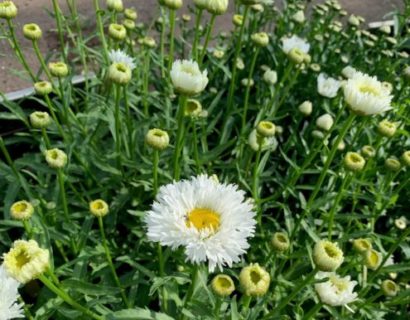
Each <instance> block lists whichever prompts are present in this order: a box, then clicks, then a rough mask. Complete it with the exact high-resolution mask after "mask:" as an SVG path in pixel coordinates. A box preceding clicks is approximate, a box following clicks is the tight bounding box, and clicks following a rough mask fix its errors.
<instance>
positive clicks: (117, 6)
mask: <svg viewBox="0 0 410 320" xmlns="http://www.w3.org/2000/svg"><path fill="white" fill-rule="evenodd" d="M107 8H108V10H111V11H117V12H122V11H123V10H124V4H123V3H122V0H107Z"/></svg>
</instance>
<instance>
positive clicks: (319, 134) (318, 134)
mask: <svg viewBox="0 0 410 320" xmlns="http://www.w3.org/2000/svg"><path fill="white" fill-rule="evenodd" d="M312 136H313V138H315V139H320V140H322V139H324V138H325V135H324V133H323V132H322V131H320V130H313V131H312Z"/></svg>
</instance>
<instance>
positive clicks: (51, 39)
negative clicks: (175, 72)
mask: <svg viewBox="0 0 410 320" xmlns="http://www.w3.org/2000/svg"><path fill="white" fill-rule="evenodd" d="M76 2H77V4H78V12H79V14H80V16H81V21H82V23H83V25H84V27H87V26H88V27H93V22H94V21H95V14H94V10H93V7H92V1H91V0H77V1H76ZM185 2H188V1H185ZM189 2H191V1H189ZM231 2H232V1H231ZM314 2H319V1H314ZM320 2H323V1H320ZM340 2H341V4H342V6H343V7H344V8H345V9H346V10H347V11H348V12H351V13H355V14H359V15H361V16H364V17H365V18H366V20H367V21H380V20H383V18H384V16H385V15H386V14H387V13H389V12H391V11H392V10H394V9H395V8H397V7H399V8H400V7H401V5H402V1H401V0H340ZM14 3H15V4H16V5H17V6H18V8H19V15H18V18H17V19H16V21H15V23H16V26H17V28H16V29H17V34H18V37H19V40H20V43H21V45H22V47H23V52H24V55H25V57H26V59H27V61H28V63H29V64H30V66H31V67H32V68H33V69H34V70H38V67H39V64H38V62H37V59H36V56H35V54H34V51H33V50H32V47H31V42H29V41H27V40H25V39H24V38H23V37H22V32H21V27H22V26H23V25H24V24H25V23H30V22H34V23H37V24H39V25H40V27H41V28H42V30H43V33H44V37H43V39H41V41H40V48H41V50H42V52H43V54H45V55H48V54H52V53H53V52H54V50H55V48H56V47H57V45H58V43H57V41H56V38H57V35H56V27H55V22H54V19H53V18H52V17H51V15H50V13H49V12H48V11H49V10H50V11H52V4H51V0H14ZM59 3H60V5H61V7H62V10H63V11H64V12H65V13H67V14H68V9H67V6H66V1H62V0H60V1H59ZM100 3H101V5H102V6H103V5H104V1H100ZM124 3H125V5H127V6H134V7H136V8H137V10H138V13H139V18H138V20H139V21H140V22H149V21H151V20H152V18H153V16H154V15H157V14H158V11H157V10H158V9H157V1H156V0H124ZM186 12H187V10H186V9H185V10H183V11H179V12H178V13H179V14H182V13H186ZM230 28H231V19H230V18H227V17H226V16H224V17H218V18H217V31H216V32H218V31H219V30H228V29H230ZM0 30H1V29H0ZM19 70H21V67H20V64H19V63H18V61H17V59H16V58H15V56H14V54H13V52H12V50H11V49H10V46H9V44H8V42H7V41H6V40H4V39H3V40H1V39H0V92H3V93H7V92H11V91H15V90H19V89H22V88H26V87H28V86H30V85H31V83H30V81H27V80H26V78H25V75H24V74H22V73H21V72H19Z"/></svg>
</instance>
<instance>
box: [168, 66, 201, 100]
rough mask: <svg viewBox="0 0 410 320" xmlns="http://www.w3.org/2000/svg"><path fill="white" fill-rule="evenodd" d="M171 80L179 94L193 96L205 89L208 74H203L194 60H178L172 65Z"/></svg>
mask: <svg viewBox="0 0 410 320" xmlns="http://www.w3.org/2000/svg"><path fill="white" fill-rule="evenodd" d="M171 80H172V84H173V85H174V87H175V90H176V91H177V92H179V93H182V94H186V95H190V96H191V95H195V94H198V93H200V92H201V91H203V90H204V89H205V87H206V85H207V84H208V72H207V71H206V70H205V71H203V72H201V70H200V69H199V66H198V63H196V62H195V61H193V60H176V61H175V62H174V63H173V64H172V69H171Z"/></svg>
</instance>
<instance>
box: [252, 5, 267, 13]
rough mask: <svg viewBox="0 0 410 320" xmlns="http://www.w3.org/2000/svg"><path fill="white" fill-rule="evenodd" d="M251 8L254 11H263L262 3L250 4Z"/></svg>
mask: <svg viewBox="0 0 410 320" xmlns="http://www.w3.org/2000/svg"><path fill="white" fill-rule="evenodd" d="M251 9H252V10H253V11H255V12H263V11H265V9H264V8H263V5H261V4H254V5H252V6H251Z"/></svg>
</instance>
